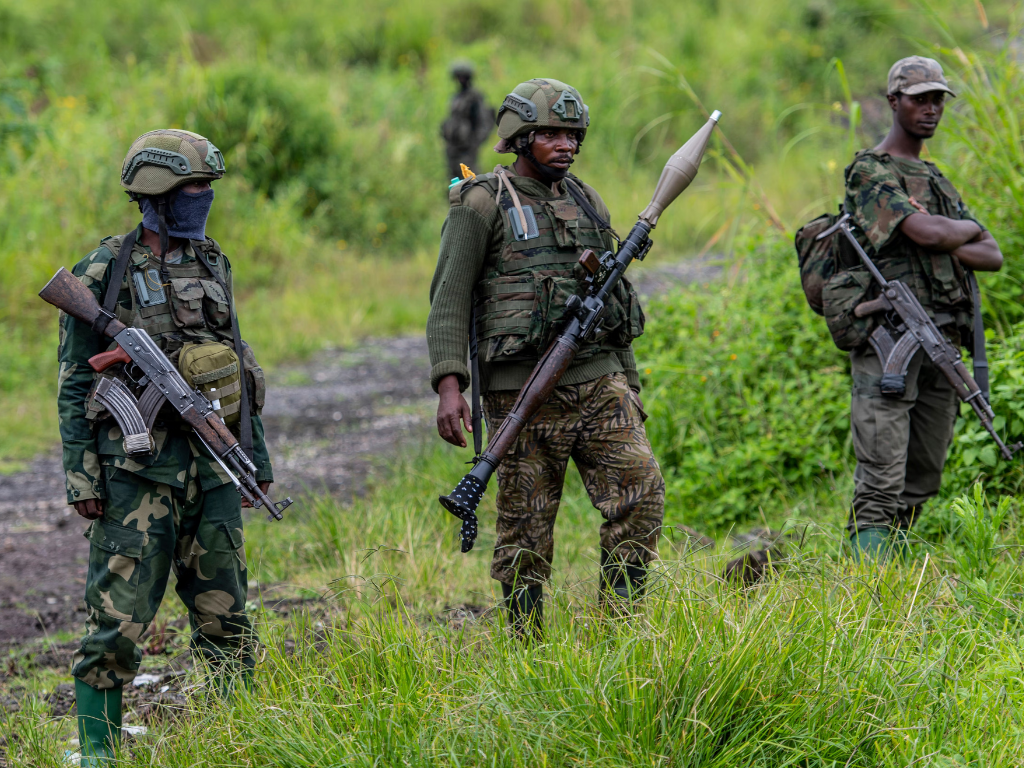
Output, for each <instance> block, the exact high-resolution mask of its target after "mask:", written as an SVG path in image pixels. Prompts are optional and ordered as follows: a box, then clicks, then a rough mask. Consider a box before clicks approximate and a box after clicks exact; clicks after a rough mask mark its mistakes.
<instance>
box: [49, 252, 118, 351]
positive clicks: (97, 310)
mask: <svg viewBox="0 0 1024 768" xmlns="http://www.w3.org/2000/svg"><path fill="white" fill-rule="evenodd" d="M39 298H41V299H42V300H43V301H45V302H47V303H48V304H52V305H53V306H55V307H56V308H57V309H59V310H61V311H62V312H64V313H65V314H68V315H71V317H73V318H75V320H80V321H81V322H83V323H87V324H88V325H90V326H91V327H92V329H93V330H94V331H96V332H97V333H103V334H105V335H107V336H110V337H111V338H113V337H114V336H117V334H119V333H120V332H121V331H123V330H124V329H125V327H126V326H125V324H124V323H122V322H121V321H120V320H118V319H117V318H116V317H114V316H113V315H111V314H110V313H109V312H106V311H105V310H104V309H103V308H102V307H101V306H100V303H99V302H98V301H96V297H95V296H94V295H93V292H92V291H90V290H89V289H88V288H87V287H86V286H85V284H84V283H82V281H81V280H79V279H78V278H77V277H75V276H74V275H72V274H71V273H70V272H68V271H67V270H66V269H65V268H64V267H61V268H60V269H58V270H57V274H55V275H54V276H53V277H51V278H50V282H48V283H47V284H46V285H44V286H43V290H41V291H40V292H39Z"/></svg>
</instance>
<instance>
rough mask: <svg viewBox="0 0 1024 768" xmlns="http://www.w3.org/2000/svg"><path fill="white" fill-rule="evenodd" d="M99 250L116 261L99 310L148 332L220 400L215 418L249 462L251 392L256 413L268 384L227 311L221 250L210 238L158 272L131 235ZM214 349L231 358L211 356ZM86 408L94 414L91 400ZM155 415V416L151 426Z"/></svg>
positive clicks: (186, 373)
mask: <svg viewBox="0 0 1024 768" xmlns="http://www.w3.org/2000/svg"><path fill="white" fill-rule="evenodd" d="M101 245H102V246H104V247H105V248H107V249H108V250H109V251H110V252H111V253H112V254H113V255H114V257H115V260H114V264H113V268H112V271H111V275H110V283H109V284H108V287H107V292H106V294H105V296H104V301H103V305H104V307H105V308H107V309H108V311H111V312H114V313H115V315H116V316H117V318H118V320H120V321H121V322H123V323H125V324H126V325H130V326H134V327H137V328H142V329H143V330H145V331H146V332H147V333H148V334H149V336H150V337H151V338H152V339H153V340H154V341H155V342H156V343H157V345H158V346H159V347H160V348H161V349H162V350H163V351H164V353H165V354H166V355H167V356H168V358H169V359H170V360H171V362H172V363H174V364H176V365H178V366H179V369H180V370H181V373H182V375H183V376H185V379H186V380H187V381H189V383H190V384H192V385H193V386H196V387H197V388H199V389H201V390H202V391H204V393H206V394H207V396H208V397H209V398H210V399H211V400H214V399H216V400H218V401H222V402H221V403H220V404H221V406H222V407H220V408H219V409H218V413H219V414H220V415H221V417H222V418H224V419H225V421H226V422H227V423H228V425H229V426H232V427H233V428H234V429H235V430H237V432H238V435H239V442H240V443H241V444H242V448H243V450H244V451H245V452H246V454H247V455H249V456H250V457H252V455H253V454H252V423H251V406H250V394H252V396H253V404H254V405H255V407H256V409H257V412H259V410H260V409H262V406H263V402H264V400H265V396H266V395H265V393H266V386H265V381H264V376H263V371H262V369H261V368H260V367H259V364H258V363H257V361H256V358H255V356H254V355H253V352H252V350H251V349H250V348H249V346H248V345H247V344H245V343H244V342H243V341H242V339H241V335H240V333H239V327H238V322H237V319H236V318H235V317H234V314H233V312H232V307H231V288H230V277H229V275H228V271H227V266H226V263H225V257H224V254H223V253H222V252H221V250H220V246H219V245H218V244H217V242H216V241H215V240H213V239H212V238H207V239H206V240H204V241H198V240H193V241H191V246H192V249H193V251H194V253H195V255H196V259H195V260H194V261H191V262H186V263H179V264H164V265H163V266H162V267H161V264H160V259H159V258H158V257H156V256H154V255H152V254H151V253H147V252H146V251H145V250H143V249H142V248H140V247H137V246H136V233H135V232H130V233H128V234H127V235H119V236H115V237H109V238H106V239H104V240H103V241H102V242H101ZM161 270H163V274H165V275H166V278H167V279H166V282H165V281H164V279H163V278H162V277H161ZM213 343H216V344H213ZM218 346H221V347H222V348H225V349H226V350H230V352H228V354H227V355H224V354H221V355H216V354H212V352H214V351H215V350H216V349H217V347H218ZM204 363H205V367H204ZM197 365H198V366H199V367H200V370H199V372H196V370H195V369H196V366H197ZM211 365H213V366H214V367H213V368H210V366H211ZM205 368H210V370H205ZM218 386H219V388H217V387H218ZM211 387H213V393H212V395H211V394H210V392H209V390H210V389H211ZM250 388H252V392H251V393H250ZM94 389H95V387H94ZM217 404H218V403H215V405H217ZM89 409H90V411H97V410H98V409H99V406H98V405H97V404H96V403H95V400H94V399H93V398H92V397H90V403H89ZM91 415H92V416H93V417H94V418H95V417H97V416H98V415H99V414H98V413H94V414H91ZM155 417H156V414H155V412H154V413H152V418H151V419H150V424H149V425H148V426H150V427H151V426H152V420H153V419H155Z"/></svg>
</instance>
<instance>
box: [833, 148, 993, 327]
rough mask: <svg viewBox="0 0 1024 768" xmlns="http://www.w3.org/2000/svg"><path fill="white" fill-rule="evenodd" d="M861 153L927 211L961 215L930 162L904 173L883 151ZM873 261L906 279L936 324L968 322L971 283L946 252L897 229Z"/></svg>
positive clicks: (960, 204)
mask: <svg viewBox="0 0 1024 768" xmlns="http://www.w3.org/2000/svg"><path fill="white" fill-rule="evenodd" d="M863 155H870V156H871V157H872V158H873V159H875V160H877V161H878V162H880V163H882V164H883V165H885V167H886V168H887V169H889V171H890V172H892V174H893V175H894V176H895V177H896V178H897V179H898V180H899V182H900V186H901V187H902V188H903V190H904V191H905V192H906V193H907V194H908V195H909V196H910V197H913V198H914V199H915V200H916V201H917V202H918V203H920V204H921V205H922V206H924V207H925V209H926V210H927V211H928V212H929V213H931V214H933V215H939V216H945V217H947V218H950V219H961V218H963V213H964V211H965V208H964V204H963V200H962V199H961V197H960V194H959V193H958V192H957V191H956V187H954V186H953V184H952V182H950V180H949V179H947V178H946V177H945V176H943V174H942V172H941V171H940V170H939V169H938V168H937V167H936V166H935V165H934V164H932V163H928V162H925V167H926V168H927V169H928V172H927V174H925V173H920V174H907V173H905V172H904V170H903V168H902V167H901V166H900V165H899V163H897V162H896V161H895V160H893V158H892V157H891V156H889V155H888V154H887V153H878V152H874V151H872V150H864V151H862V152H858V153H857V157H861V156H863ZM851 167H852V166H851ZM847 171H849V169H847ZM876 263H877V264H878V267H879V269H880V270H881V271H882V273H883V274H884V275H885V276H886V277H887V278H888V279H899V280H902V281H903V282H905V283H907V284H908V285H909V287H910V288H911V290H912V291H914V293H915V294H916V295H917V297H918V299H919V300H920V301H921V303H922V304H924V305H925V306H926V307H931V309H932V310H933V311H934V312H935V313H936V322H937V323H938V324H939V325H943V324H945V323H947V322H950V320H952V321H953V322H955V323H956V325H957V326H958V327H960V328H963V329H966V328H967V327H968V326H969V325H970V322H971V311H972V303H973V297H972V290H971V286H970V283H969V279H968V277H967V273H966V272H965V270H964V269H963V267H961V266H960V263H959V262H958V261H957V260H956V259H955V258H954V257H953V256H952V254H949V253H935V252H932V251H927V250H925V249H924V248H921V247H920V246H918V245H917V244H916V243H914V242H913V241H912V240H910V238H908V237H907V236H906V235H903V234H902V233H900V234H899V235H898V236H897V237H896V238H895V239H894V240H893V241H891V243H890V244H889V245H887V246H886V247H884V248H882V249H881V252H880V253H879V254H878V259H877V262H876Z"/></svg>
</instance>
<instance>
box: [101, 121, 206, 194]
mask: <svg viewBox="0 0 1024 768" xmlns="http://www.w3.org/2000/svg"><path fill="white" fill-rule="evenodd" d="M224 171H225V168H224V155H222V154H221V151H220V150H219V149H217V147H215V146H214V145H213V142H212V141H210V140H209V139H207V138H205V137H204V136H200V135H199V134H198V133H192V132H191V131H182V130H178V129H172V128H161V129H160V130H156V131H150V132H149V133H144V134H142V135H141V136H139V138H137V139H136V140H135V141H134V142H133V143H132V146H131V149H129V150H128V154H127V155H125V158H124V164H123V165H122V166H121V186H122V187H124V188H125V189H127V190H128V192H129V193H131V196H132V199H135V198H136V197H145V196H147V195H162V194H164V193H165V192H170V191H171V190H172V189H174V188H175V187H180V186H181V185H182V184H188V183H189V182H191V181H198V180H202V179H205V180H208V181H213V180H214V179H219V178H221V177H222V176H223V175H224Z"/></svg>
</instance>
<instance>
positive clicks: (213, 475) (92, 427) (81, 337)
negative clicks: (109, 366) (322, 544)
mask: <svg viewBox="0 0 1024 768" xmlns="http://www.w3.org/2000/svg"><path fill="white" fill-rule="evenodd" d="M140 228H141V225H140ZM140 234H141V233H140ZM120 240H121V238H114V239H111V238H108V239H107V240H106V241H104V242H107V241H110V242H111V243H112V247H113V252H112V251H111V248H108V247H107V246H106V245H100V247H98V248H96V249H95V250H93V251H92V252H91V253H90V254H89V255H88V256H86V257H85V258H84V259H82V260H81V261H80V262H78V264H76V265H75V267H74V269H73V270H72V272H73V274H74V275H75V276H76V277H77V278H78V279H79V280H81V281H82V282H83V283H84V284H85V285H87V286H88V287H89V289H90V290H91V291H92V292H93V293H94V294H95V295H96V299H97V301H99V302H100V303H101V304H102V303H103V298H104V295H105V293H106V290H107V284H108V282H109V280H110V271H111V269H112V265H113V263H114V261H115V260H116V256H115V254H116V252H117V250H118V247H116V246H117V245H119V243H120ZM207 243H208V244H209V245H210V246H211V250H210V251H209V252H208V258H210V261H211V264H213V265H215V266H216V267H217V268H220V269H223V273H222V278H225V283H227V284H228V285H229V286H230V285H231V266H230V264H229V263H228V260H227V257H226V256H224V255H223V254H222V253H220V249H219V247H218V246H217V245H216V243H215V242H214V241H212V240H207ZM211 254H212V255H211ZM130 258H131V261H130V265H129V269H128V270H127V272H126V273H125V279H124V281H123V282H122V284H121V291H120V293H119V294H118V300H117V307H116V314H117V317H118V319H119V320H121V321H122V322H124V323H126V324H128V325H134V326H139V327H142V328H145V329H146V330H147V331H148V332H149V334H150V335H151V336H152V337H153V338H154V340H155V341H156V342H157V344H159V346H160V347H161V349H163V350H164V352H165V353H166V354H167V355H168V356H169V357H170V358H171V360H172V362H174V361H175V359H176V355H177V353H178V351H179V350H180V349H181V346H182V344H183V343H185V342H186V341H203V340H208V341H218V340H219V341H226V342H227V343H228V344H229V345H230V337H231V323H230V319H229V318H230V316H231V313H230V312H229V310H228V304H227V303H226V302H224V301H220V299H227V301H228V302H230V303H231V305H232V306H233V300H234V297H233V296H232V297H224V296H222V295H215V296H211V295H209V294H212V293H217V291H215V290H214V289H213V288H210V289H209V291H208V292H207V294H206V295H202V293H200V295H199V296H198V297H197V296H193V295H192V293H190V292H189V291H192V292H194V289H195V285H198V284H200V281H198V280H186V279H174V277H175V275H176V273H177V274H189V273H192V272H196V271H197V269H202V270H203V271H204V272H205V268H203V267H201V265H200V264H199V262H198V261H197V259H196V257H195V252H194V251H193V249H192V246H191V245H186V246H185V252H184V254H183V256H182V260H181V263H180V265H168V267H169V269H170V270H171V276H172V284H173V285H172V286H168V287H170V288H171V290H170V291H168V293H169V297H168V298H169V302H168V304H167V309H168V310H169V312H164V313H162V314H160V313H157V312H147V311H146V309H145V308H140V307H139V302H138V299H137V297H136V296H135V291H134V288H132V287H131V286H130V282H129V281H130V280H131V279H132V277H131V276H132V273H133V271H134V269H135V267H142V266H151V265H153V264H154V263H158V260H156V259H155V257H153V255H152V252H151V251H150V249H149V248H147V247H146V246H143V245H140V244H136V245H135V247H134V248H133V249H132V253H131V257H130ZM205 282H207V283H209V282H211V281H205ZM186 284H192V285H186ZM186 293H187V295H186ZM179 294H180V295H179ZM197 298H198V300H197ZM207 303H208V304H209V306H208V307H207V306H206V304H207ZM197 305H198V306H197ZM197 308H201V309H200V311H198V312H196V311H195V310H196V309H197ZM143 315H147V316H146V317H144V316H143ZM181 318H184V321H182V320H181ZM113 348H114V342H112V341H110V340H109V339H107V338H106V337H100V336H99V335H97V334H96V333H94V332H93V331H92V329H91V328H90V327H89V326H88V325H86V324H84V323H80V322H78V321H77V320H75V319H74V318H73V317H70V316H68V315H65V314H64V313H63V312H62V313H61V315H60V343H59V349H58V360H59V362H60V373H59V378H58V385H57V417H58V421H59V424H60V435H61V441H62V442H63V449H64V452H63V453H64V455H63V458H64V472H65V478H66V485H67V494H68V503H69V504H71V503H73V502H76V501H84V500H86V499H95V498H99V499H103V498H106V489H105V488H104V483H103V470H102V469H101V467H116V468H118V469H122V470H126V471H128V472H133V473H135V474H137V475H140V476H142V477H145V478H148V479H149V480H152V481H154V482H158V483H166V484H168V485H170V486H173V487H175V488H184V487H185V484H186V483H187V481H188V478H186V476H185V474H186V471H187V469H188V467H189V464H190V463H191V460H192V457H193V456H195V457H196V467H197V470H198V476H199V481H200V484H201V486H202V487H203V489H205V490H209V489H211V488H216V487H217V486H220V485H223V484H224V483H227V482H230V480H229V478H228V477H227V476H226V475H225V474H224V472H223V470H221V468H220V467H219V465H218V464H217V463H216V462H215V461H214V460H213V458H212V457H211V456H209V454H207V453H206V451H205V449H203V448H201V447H199V446H197V445H195V443H194V442H193V441H191V440H190V439H189V431H188V430H185V429H183V428H182V427H181V426H180V422H179V421H178V417H177V414H176V413H175V412H174V411H173V410H172V409H171V408H170V407H169V406H165V407H164V408H163V409H162V410H161V412H160V414H159V415H158V417H157V421H156V423H155V425H154V427H153V439H154V441H155V443H156V450H155V451H154V452H153V453H152V454H151V455H148V456H141V457H133V458H128V457H127V455H126V454H125V450H124V445H123V436H122V434H121V430H120V428H119V427H118V425H117V423H116V422H115V421H114V419H113V418H112V417H111V416H110V415H109V414H108V413H107V412H106V411H105V410H103V409H102V408H101V407H100V406H98V405H97V404H96V403H95V401H94V400H92V398H91V397H90V393H91V390H92V387H93V385H94V381H95V379H96V374H95V373H94V372H93V370H92V369H91V368H90V367H89V363H88V360H89V358H90V357H92V356H93V355H96V354H99V353H100V352H103V351H106V350H108V349H113ZM244 357H245V361H246V369H247V373H248V376H247V384H248V385H249V387H250V390H249V391H250V393H252V394H251V397H252V398H253V401H254V406H255V407H254V408H253V412H252V432H253V452H254V454H255V455H254V456H253V463H254V464H255V465H256V467H257V473H256V478H257V480H260V481H273V471H272V468H271V465H270V457H269V454H268V453H267V447H266V443H265V441H264V439H263V422H262V420H261V418H260V416H259V411H260V410H261V409H262V406H263V400H264V398H265V392H266V387H265V385H264V381H263V371H262V369H260V368H259V366H258V365H257V363H256V359H255V357H253V355H252V351H251V350H249V349H248V347H246V349H245V353H244Z"/></svg>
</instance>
